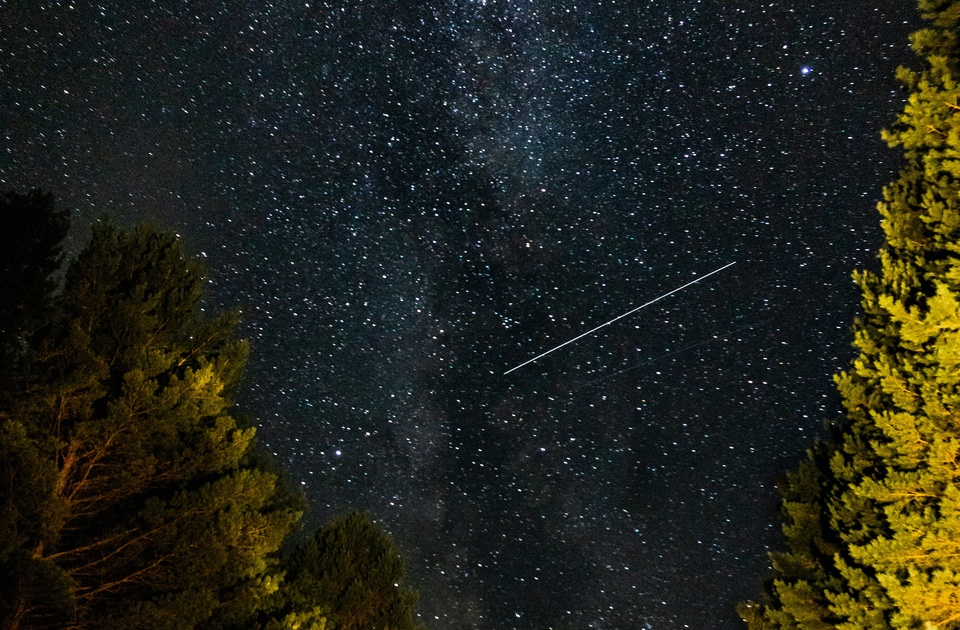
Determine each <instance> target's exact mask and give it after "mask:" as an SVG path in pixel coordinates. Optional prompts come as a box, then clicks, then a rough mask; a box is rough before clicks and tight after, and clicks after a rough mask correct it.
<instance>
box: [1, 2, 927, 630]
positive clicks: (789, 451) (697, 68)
mask: <svg viewBox="0 0 960 630" xmlns="http://www.w3.org/2000/svg"><path fill="white" fill-rule="evenodd" d="M908 4H909V3H908ZM905 7H906V5H905V4H904V3H902V2H895V1H894V0H882V1H878V0H856V1H851V2H843V3H839V2H827V1H825V0H824V1H818V2H814V1H812V0H807V1H806V2H800V1H783V2H753V1H751V2H746V1H743V2H739V1H733V2H731V1H730V0H723V1H721V0H715V1H708V0H650V1H648V2H647V1H641V0H631V1H629V2H626V1H624V2H617V1H613V0H604V1H602V2H601V1H599V0H598V1H577V2H573V1H572V0H554V1H547V0H542V1H541V0H529V1H526V0H524V1H520V0H510V1H506V2H498V1H495V0H486V1H483V0H473V1H471V0H456V1H451V2H425V3H419V2H417V3H401V4H400V5H397V4H396V3H390V2H385V1H383V0H367V1H363V2H361V1H358V0H355V1H353V2H314V1H312V0H299V1H298V2H260V1H258V2H253V1H247V2H244V1H237V2H221V1H218V2H204V3H196V2H194V3H187V2H176V1H170V2H156V1H148V0H123V1H120V0H117V1H114V2H93V1H91V2H79V1H78V2H74V3H71V2H67V1H62V2H54V1H49V0H8V1H6V2H0V99H2V100H0V123H2V124H0V130H2V135H0V186H2V187H3V188H17V189H26V188H30V187H42V188H45V189H47V190H49V191H51V192H53V193H54V194H55V195H56V197H57V198H58V200H59V203H60V204H61V205H62V206H63V207H67V208H70V209H71V211H72V213H73V221H74V230H73V232H72V234H71V241H70V247H71V250H72V251H76V249H77V248H78V247H79V246H80V244H81V243H82V241H83V239H84V238H85V235H86V234H87V233H88V226H89V224H90V223H91V221H94V220H96V219H97V218H99V217H100V216H102V215H109V216H111V217H113V219H114V220H115V221H117V222H118V223H120V224H121V225H127V226H129V225H133V224H134V223H136V222H139V221H143V220H148V221H152V222H154V223H156V224H159V225H160V226H162V227H165V228H167V229H170V230H173V231H175V232H177V233H179V234H181V235H182V236H183V238H184V239H185V240H186V242H187V244H188V246H189V247H190V249H191V250H192V251H193V252H195V253H196V254H197V255H199V256H201V257H203V258H204V260H205V262H206V264H207V265H208V267H209V269H210V286H209V289H210V292H209V295H210V297H209V300H208V307H209V308H210V309H222V308H239V309H241V310H242V312H243V323H242V326H241V331H240V332H241V334H242V335H243V336H244V337H246V338H249V339H250V340H251V342H252V345H253V358H252V360H251V364H250V366H249V369H248V374H247V380H246V383H247V386H246V388H245V391H244V392H243V393H242V394H241V404H242V406H243V409H244V410H245V412H246V413H248V414H249V415H250V416H251V417H252V418H254V421H255V422H256V424H257V425H258V426H259V436H260V440H261V443H262V444H263V445H264V447H265V448H266V449H267V450H269V451H270V452H272V453H275V454H276V457H277V458H278V460H279V461H280V462H281V463H282V464H283V465H284V466H285V468H286V470H287V471H288V472H289V475H290V479H291V481H292V483H294V484H295V485H297V486H299V487H301V488H302V489H303V491H304V492H305V494H306V496H307V497H308V499H309V500H310V503H311V505H312V509H311V512H310V513H309V514H308V515H307V517H306V522H307V524H306V529H307V530H310V529H311V528H314V527H316V526H317V525H318V524H320V523H321V522H322V521H323V520H324V519H326V518H328V517H330V516H331V515H333V514H336V513H339V512H342V511H344V510H346V509H348V508H350V507H357V508H360V509H363V510H365V511H367V512H368V513H370V514H371V515H372V516H374V517H375V518H376V520H377V521H378V522H379V523H380V524H381V525H382V526H383V527H384V528H386V529H387V530H389V531H390V532H391V533H392V534H393V535H394V536H395V538H396V540H397V542H398V544H399V545H400V546H401V548H402V549H403V552H404V554H405V556H406V558H407V561H408V573H409V574H410V578H411V581H412V583H413V584H414V585H415V586H417V587H418V588H419V589H420V591H421V594H422V595H421V603H420V607H419V612H420V615H421V617H422V619H423V621H424V622H425V624H426V625H427V626H428V627H430V628H438V629H455V628H456V629H459V628H498V629H499V628H531V629H533V628H536V629H542V628H550V627H553V628H644V627H647V628H657V629H658V630H659V629H667V630H669V629H673V628H685V627H690V628H737V627H740V625H739V622H738V621H737V620H736V615H735V614H734V612H733V607H734V605H735V604H736V602H737V601H738V600H740V599H743V598H746V597H755V596H756V595H757V594H758V592H759V590H760V587H761V581H762V579H763V577H764V575H765V571H766V568H767V566H768V562H767V559H766V555H765V554H766V552H767V550H768V549H769V548H770V547H771V546H775V545H777V544H778V541H779V538H778V532H777V527H778V525H777V523H778V521H777V514H776V509H775V507H776V502H777V496H776V492H775V488H774V484H775V482H776V479H777V477H778V475H780V474H782V473H783V471H785V470H786V469H787V467H789V466H791V465H793V464H794V463H795V462H797V461H798V459H799V457H800V456H801V454H802V452H803V450H804V449H805V448H806V447H807V446H809V445H810V444H811V442H812V440H813V439H814V436H815V435H816V434H817V433H818V432H819V430H820V426H821V423H822V420H823V419H825V418H829V417H832V416H833V415H835V414H836V413H837V412H838V407H839V405H838V400H837V397H836V395H835V393H834V390H833V386H832V383H831V374H833V373H835V372H836V371H837V370H839V369H842V368H843V367H845V366H846V364H847V363H848V362H849V360H850V359H851V357H852V351H851V348H850V341H851V336H850V333H849V332H848V331H849V326H850V324H851V323H852V321H853V317H854V316H855V313H856V300H857V293H856V290H855V287H854V286H853V285H852V282H851V281H850V273H851V271H852V270H853V269H855V268H857V267H862V266H869V265H872V264H873V261H874V257H875V252H876V249H877V246H878V244H879V242H880V235H879V222H878V218H877V216H876V215H875V212H874V205H875V202H876V200H877V199H878V198H879V195H880V188H881V186H882V184H883V183H884V182H885V181H888V180H890V179H891V178H892V177H893V174H894V173H895V170H896V168H897V157H896V155H895V154H894V153H893V152H891V151H889V150H887V149H885V148H884V147H883V145H882V144H881V142H880V140H879V132H880V129H881V128H882V127H883V126H885V125H887V124H889V123H890V122H891V121H892V120H893V116H894V114H895V112H896V111H897V110H898V108H900V107H901V106H902V104H903V98H904V96H903V93H902V92H901V91H899V90H898V87H897V86H896V84H895V82H894V80H893V73H894V69H895V67H896V66H897V64H899V63H906V62H910V55H909V53H908V51H907V34H908V33H909V32H910V30H912V29H913V28H914V27H915V26H916V23H915V18H914V16H913V14H912V12H911V11H912V7H906V8H905ZM908 9H909V10H908ZM731 260H736V261H737V265H736V266H735V267H732V268H730V269H729V270H728V271H726V272H724V273H723V274H719V275H717V276H716V277H714V278H711V279H710V281H709V282H706V283H703V284H702V285H698V286H697V287H696V288H695V289H691V290H689V291H684V292H681V293H677V294H676V295H671V296H670V297H669V298H668V299H664V300H662V301H659V302H657V304H655V305H652V306H651V307H650V308H648V309H646V310H644V311H643V315H644V316H643V317H637V318H627V319H624V320H621V321H617V322H614V323H612V324H611V325H609V326H606V327H604V328H603V329H602V331H601V330H598V331H597V332H596V334H595V335H593V336H591V338H590V343H578V344H571V345H569V346H567V347H563V348H561V349H559V350H557V351H556V352H554V353H551V354H550V355H549V356H544V357H543V358H542V359H541V360H539V361H537V362H536V363H533V364H530V365H528V366H526V367H525V368H524V369H523V370H522V371H517V372H515V373H512V374H509V375H504V371H506V370H508V369H509V368H510V367H511V366H515V365H517V364H519V363H521V362H523V361H525V360H527V359H528V358H529V357H530V355H531V351H532V349H536V348H547V347H553V346H556V345H557V344H560V343H561V342H563V341H564V340H567V339H570V338H572V337H574V336H575V335H577V334H579V333H580V332H582V331H583V330H587V329H590V328H593V327H595V326H597V325H598V324H601V323H603V322H604V321H607V319H608V318H609V316H610V314H611V313H617V312H622V311H623V310H625V309H626V308H629V307H630V305H631V304H638V303H640V302H642V301H643V300H645V299H649V296H652V295H661V294H663V293H664V292H666V291H669V290H670V289H671V288H675V287H677V286H680V285H683V284H684V283H687V282H690V281H692V280H694V279H695V278H696V277H698V276H700V275H702V274H703V273H705V271H707V270H711V269H716V268H718V267H720V266H721V265H723V264H725V263H727V262H729V261H731Z"/></svg>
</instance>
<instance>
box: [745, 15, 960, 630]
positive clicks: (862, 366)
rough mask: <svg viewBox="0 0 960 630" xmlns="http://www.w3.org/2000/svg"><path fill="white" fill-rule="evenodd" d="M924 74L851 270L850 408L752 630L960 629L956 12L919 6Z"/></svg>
mask: <svg viewBox="0 0 960 630" xmlns="http://www.w3.org/2000/svg"><path fill="white" fill-rule="evenodd" d="M920 10H921V13H922V15H923V17H924V19H926V20H927V21H928V23H929V26H928V28H924V29H922V30H920V31H918V32H916V33H914V34H913V36H912V42H911V43H912V47H913V50H914V51H915V52H916V53H917V55H919V56H920V57H921V58H922V59H923V64H924V66H923V69H922V70H921V71H919V72H915V71H911V70H907V69H904V68H901V69H900V70H899V71H898V76H899V78H900V79H901V80H902V81H903V82H904V84H905V85H906V86H907V87H908V89H909V90H910V97H909V100H908V102H907V105H906V107H905V109H904V111H903V113H902V114H901V115H900V116H899V118H898V119H897V122H896V124H895V125H894V126H893V127H892V128H891V129H890V130H888V131H886V132H884V138H885V139H886V140H887V142H888V143H889V144H890V146H891V147H900V148H902V150H903V152H904V157H905V161H904V167H903V169H902V170H901V171H900V173H899V176H898V178H897V179H896V180H895V181H893V182H892V183H891V184H889V185H888V186H887V187H886V188H885V189H884V194H883V202H881V203H880V204H879V206H878V207H879V211H880V215H881V224H882V227H883V231H884V235H885V242H884V245H883V247H882V249H881V251H880V269H879V271H878V272H872V271H862V272H858V273H857V274H855V278H856V281H857V284H858V286H859V287H860V290H861V294H862V308H863V314H862V316H861V317H860V318H859V319H858V321H857V322H856V324H855V326H854V339H855V346H856V347H857V349H858V350H859V356H858V357H857V358H856V360H855V361H854V362H853V365H852V366H851V367H850V369H848V370H847V371H845V372H843V373H841V374H840V375H838V376H837V378H836V383H837V386H838V389H839V392H840V394H841V396H842V399H843V405H844V410H845V413H844V415H843V417H842V418H841V419H839V420H838V421H836V422H835V423H833V425H832V426H831V427H830V428H831V436H832V437H831V439H829V440H827V441H824V442H823V443H821V444H818V445H817V446H815V447H814V448H813V449H812V450H811V452H810V453H809V455H808V458H807V460H806V461H805V462H804V463H803V464H802V465H801V466H800V468H799V469H798V470H797V471H796V472H794V473H793V474H791V475H790V476H788V478H787V480H786V481H785V483H784V484H783V486H782V494H783V498H784V500H783V513H784V517H785V525H784V528H783V531H784V535H785V537H786V539H787V550H785V551H783V552H779V553H774V554H772V558H771V559H772V562H773V567H774V576H773V580H772V581H771V583H770V586H769V589H768V594H767V595H768V596H767V597H766V599H765V601H763V602H762V603H755V602H749V603H745V604H741V606H740V609H739V610H740V613H741V616H742V617H743V618H744V619H745V620H746V621H747V622H748V624H749V626H750V627H751V628H754V629H767V628H804V629H806V628H810V629H821V628H822V629H827V628H838V629H840V630H854V629H857V630H866V629H881V628H926V629H932V628H938V629H940V630H947V629H949V628H960V554H957V549H958V547H960V488H958V480H960V459H958V454H960V370H958V367H960V101H958V100H957V99H958V94H960V86H958V84H957V78H958V77H960V74H958V72H960V49H958V43H960V35H958V27H960V2H958V1H956V0H921V2H920Z"/></svg>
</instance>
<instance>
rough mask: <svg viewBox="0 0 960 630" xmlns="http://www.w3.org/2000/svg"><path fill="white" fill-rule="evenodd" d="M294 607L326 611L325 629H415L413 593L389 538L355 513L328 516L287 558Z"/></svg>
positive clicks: (287, 593)
mask: <svg viewBox="0 0 960 630" xmlns="http://www.w3.org/2000/svg"><path fill="white" fill-rule="evenodd" d="M286 565H287V583H286V585H285V588H284V592H285V596H286V599H287V607H288V609H289V610H292V611H294V612H306V613H309V612H311V611H316V612H317V613H318V614H319V613H320V612H325V614H326V620H327V626H326V628H327V629H328V630H370V629H376V630H417V628H419V626H418V625H417V624H416V622H415V621H414V618H413V615H414V605H415V604H416V600H417V594H416V592H415V591H412V590H410V589H408V588H405V587H404V586H402V585H401V582H402V581H403V573H404V564H403V558H401V557H400V554H399V552H398V551H397V548H396V547H395V546H394V544H393V541H392V540H391V539H390V537H389V536H388V535H387V534H385V533H384V532H383V531H381V530H380V529H379V528H378V527H377V526H376V525H374V524H373V523H372V522H371V521H370V520H369V519H368V518H367V517H365V516H363V515H362V514H359V513H356V512H354V513H350V514H346V515H344V516H341V517H338V518H335V519H333V520H332V521H331V522H330V523H328V524H327V525H326V526H325V527H324V528H322V529H321V530H319V531H318V532H317V533H316V534H314V536H313V537H312V538H311V539H310V540H308V541H307V542H306V543H305V544H304V545H303V546H301V547H300V548H298V549H297V550H296V551H295V552H294V553H293V554H292V555H291V557H290V558H289V559H288V560H287V563H286Z"/></svg>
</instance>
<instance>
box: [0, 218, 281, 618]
mask: <svg viewBox="0 0 960 630" xmlns="http://www.w3.org/2000/svg"><path fill="white" fill-rule="evenodd" d="M203 282H204V280H203V275H202V272H201V269H200V267H199V265H198V264H197V263H196V262H195V261H193V260H189V259H187V258H186V257H185V256H184V253H183V250H182V247H181V245H180V243H179V242H178V241H177V240H176V239H175V238H173V237H171V236H167V235H163V234H159V233H157V232H155V231H153V230H151V229H148V228H140V229H137V230H135V231H134V232H132V233H130V234H125V233H122V232H119V231H118V230H116V229H114V228H112V227H110V226H101V227H98V228H96V229H95V230H94V234H93V238H92V241H91V243H90V245H89V246H88V247H87V248H86V249H85V250H84V251H83V252H82V253H81V254H80V255H79V257H78V258H77V259H76V260H75V261H74V262H73V264H72V265H71V266H70V267H69V269H68V271H67V273H66V277H65V283H64V289H63V291H62V294H61V295H60V296H59V297H58V299H57V303H56V314H55V316H54V318H53V320H52V323H51V324H49V325H48V326H47V327H46V329H45V330H44V333H43V334H42V335H41V336H40V337H39V338H38V340H37V344H36V347H35V349H34V350H33V352H32V355H31V360H30V361H29V362H28V363H27V368H26V369H25V373H24V375H23V376H22V379H21V381H19V382H18V383H19V389H18V390H17V391H16V395H15V396H13V402H12V403H11V404H10V405H9V406H8V408H5V409H0V449H2V450H0V462H2V463H3V465H2V466H0V482H2V485H0V571H2V572H3V575H2V576H0V618H2V624H3V627H5V628H23V627H42V626H45V625H49V626H56V627H77V628H82V627H97V628H111V627H113V628H134V627H151V628H187V627H195V626H198V625H200V626H207V627H231V626H237V627H246V626H247V625H248V624H249V622H250V620H251V619H252V617H253V615H254V614H255V613H256V612H257V610H258V608H259V607H260V606H261V604H262V603H263V602H264V601H266V599H267V598H269V597H270V596H271V595H272V594H273V593H274V592H275V591H276V590H277V588H278V585H279V582H280V575H279V573H278V570H277V567H276V560H275V559H274V558H275V555H276V552H277V550H278V549H279V547H280V545H281V543H282V541H283V539H284V537H285V535H286V534H287V533H288V532H289V531H290V529H291V527H292V526H293V524H294V523H295V522H296V521H297V519H298V518H299V512H297V510H296V509H295V508H294V507H293V502H292V500H291V499H290V495H289V493H287V492H285V491H284V490H283V488H282V486H281V485H280V484H278V476H277V474H275V473H274V472H271V471H270V470H269V469H268V468H267V467H266V466H264V465H263V464H262V463H260V462H259V461H258V460H257V457H256V455H255V453H254V451H253V444H254V429H253V428H250V427H246V426H244V425H243V424H242V423H240V422H238V420H237V419H236V418H235V417H233V416H232V415H231V408H232V406H233V402H232V396H233V393H234V390H235V388H236V387H237V385H238V382H239V378H240V375H241V372H242V369H243V366H244V362H245V359H246V354H247V347H246V345H245V344H244V343H241V342H238V341H236V340H234V339H233V337H232V330H233V327H234V326H233V325H234V317H233V316H232V315H225V316H221V317H217V318H213V319H210V318H206V317H204V316H202V313H201V308H200V306H199V302H200V299H201V290H202V287H203Z"/></svg>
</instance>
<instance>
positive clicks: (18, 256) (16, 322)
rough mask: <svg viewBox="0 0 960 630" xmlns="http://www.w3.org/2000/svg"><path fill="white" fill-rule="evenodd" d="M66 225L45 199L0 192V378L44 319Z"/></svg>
mask: <svg viewBox="0 0 960 630" xmlns="http://www.w3.org/2000/svg"><path fill="white" fill-rule="evenodd" d="M68 226H69V222H68V220H67V214H66V212H64V211H62V210H57V208H56V207H55V206H54V203H53V197H52V196H51V195H49V194H45V193H42V192H40V191H39V190H32V191H30V192H28V193H26V194H21V193H17V192H13V191H9V192H2V193H0V352H2V354H0V362H2V363H0V377H2V373H3V372H5V371H7V370H6V369H5V368H8V367H10V366H11V364H13V363H15V362H16V360H17V358H18V356H19V355H20V353H21V352H22V350H23V347H24V344H25V341H26V340H25V339H24V337H25V336H26V335H29V334H30V333H31V332H32V331H33V330H34V329H35V328H36V327H37V326H38V325H39V324H40V322H42V321H43V320H44V318H45V317H46V316H47V315H48V314H49V308H50V303H51V299H52V294H53V290H54V288H55V282H54V279H53V274H54V272H56V271H57V270H58V269H59V268H60V264H61V262H62V259H63V253H62V247H61V241H63V239H64V237H65V236H66V234H67V228H68Z"/></svg>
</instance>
